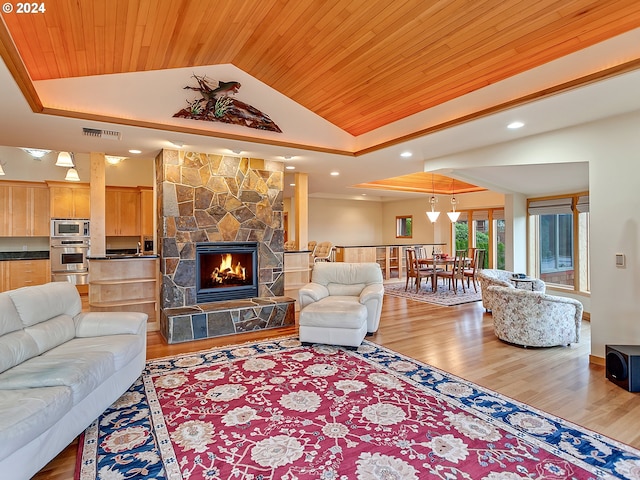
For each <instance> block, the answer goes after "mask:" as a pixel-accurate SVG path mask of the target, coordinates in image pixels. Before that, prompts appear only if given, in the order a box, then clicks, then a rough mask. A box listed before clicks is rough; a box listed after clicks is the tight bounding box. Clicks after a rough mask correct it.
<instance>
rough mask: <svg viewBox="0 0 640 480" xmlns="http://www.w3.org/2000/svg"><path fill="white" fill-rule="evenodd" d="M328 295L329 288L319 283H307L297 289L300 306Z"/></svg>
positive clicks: (302, 306)
mask: <svg viewBox="0 0 640 480" xmlns="http://www.w3.org/2000/svg"><path fill="white" fill-rule="evenodd" d="M328 296H329V289H328V288H327V287H325V286H324V285H320V284H319V283H307V284H306V285H305V286H304V287H302V288H301V289H300V290H299V291H298V297H299V300H300V308H304V307H306V306H307V305H309V304H310V303H313V302H317V301H319V300H322V299H323V298H325V297H328Z"/></svg>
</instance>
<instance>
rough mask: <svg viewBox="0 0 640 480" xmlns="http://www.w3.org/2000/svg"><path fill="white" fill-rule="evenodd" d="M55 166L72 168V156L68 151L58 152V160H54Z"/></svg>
mask: <svg viewBox="0 0 640 480" xmlns="http://www.w3.org/2000/svg"><path fill="white" fill-rule="evenodd" d="M56 166H57V167H67V168H73V167H74V165H73V158H72V157H71V154H70V153H69V152H60V153H58V160H56Z"/></svg>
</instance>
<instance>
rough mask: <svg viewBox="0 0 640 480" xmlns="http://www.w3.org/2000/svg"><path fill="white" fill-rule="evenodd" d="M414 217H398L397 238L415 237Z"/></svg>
mask: <svg viewBox="0 0 640 480" xmlns="http://www.w3.org/2000/svg"><path fill="white" fill-rule="evenodd" d="M412 227H413V217H412V216H411V215H409V216H401V217H396V238H411V237H413V228H412Z"/></svg>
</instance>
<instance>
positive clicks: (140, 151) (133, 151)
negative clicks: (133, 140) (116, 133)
mask: <svg viewBox="0 0 640 480" xmlns="http://www.w3.org/2000/svg"><path fill="white" fill-rule="evenodd" d="M129 153H133V154H135V155H137V154H138V153H142V150H137V149H135V148H134V149H133V150H129Z"/></svg>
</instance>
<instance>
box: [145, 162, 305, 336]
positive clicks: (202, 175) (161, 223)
mask: <svg viewBox="0 0 640 480" xmlns="http://www.w3.org/2000/svg"><path fill="white" fill-rule="evenodd" d="M283 181H284V177H283V164H282V163H281V162H271V161H266V160H262V159H255V158H239V157H235V156H222V155H213V154H204V153H196V152H184V151H179V152H178V151H175V150H163V151H162V152H160V154H159V155H158V156H157V157H156V191H157V192H158V234H157V235H158V246H159V249H158V250H159V252H158V253H159V255H160V273H161V277H162V281H161V286H160V288H161V291H160V310H161V312H160V313H161V314H160V331H161V333H162V334H163V335H164V336H165V338H166V339H167V341H168V342H169V343H175V342H182V341H187V340H193V339H197V338H206V337H213V336H218V335H228V334H230V333H238V332H241V331H247V330H255V329H259V328H273V327H277V326H282V325H285V324H286V325H290V324H293V323H294V321H295V320H294V318H293V315H294V314H293V300H291V299H288V298H287V297H283V296H282V295H283V293H284V274H283V255H284V253H283V252H284V225H283ZM247 245H251V247H252V249H253V250H252V252H255V253H250V254H248V255H249V256H248V257H247V256H246V255H247V252H244V251H243V252H240V251H233V250H234V249H236V248H237V247H239V246H241V248H245V247H246V246H247ZM205 246H206V248H211V247H212V246H216V248H217V247H222V248H223V249H224V248H226V249H227V250H229V249H230V251H227V252H220V251H215V252H213V251H210V252H208V253H209V254H210V256H209V258H208V259H206V260H204V257H201V256H200V254H201V253H202V249H203V248H205ZM205 254H206V252H205ZM223 254H225V255H226V254H231V256H232V257H233V255H234V254H235V255H236V259H235V260H234V259H233V258H231V259H229V261H231V262H232V265H231V266H226V264H225V265H224V266H223V267H222V268H221V265H220V262H221V261H223V260H224V261H227V259H226V258H224V259H223V258H222V255H223ZM238 255H240V257H243V258H240V257H238ZM249 258H250V259H251V265H242V264H243V263H247V262H248V260H249ZM254 260H255V261H254ZM203 261H204V262H207V266H205V267H206V268H207V269H210V270H211V271H209V272H207V273H206V274H205V277H202V274H201V273H198V268H199V267H200V266H201V265H200V263H202V262H203ZM238 261H239V262H240V263H241V265H240V266H238V265H237V264H238ZM214 263H217V265H213V264H214ZM216 268H217V269H218V272H217V273H216V272H215V269H216ZM242 268H244V269H245V270H244V274H245V276H246V273H247V268H248V269H249V270H250V272H249V273H251V276H252V280H251V285H245V284H242V285H238V284H237V283H244V282H245V280H242V281H240V280H239V278H240V277H241V276H242ZM227 269H228V270H227ZM220 270H227V272H226V274H225V275H222V276H221V275H218V274H219V273H220ZM232 272H233V273H232ZM212 276H213V278H212ZM207 278H208V279H211V282H212V283H209V280H207ZM233 282H236V285H231V283H233ZM245 287H248V288H245ZM238 292H240V293H238ZM224 312H226V313H224Z"/></svg>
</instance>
